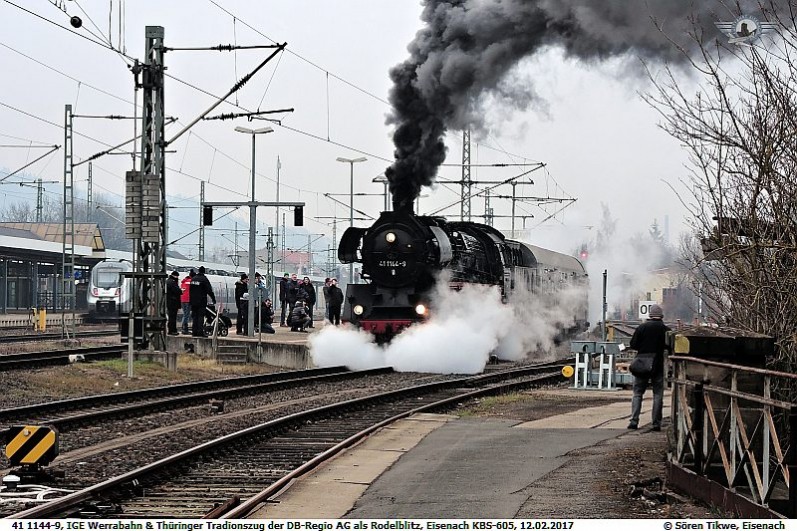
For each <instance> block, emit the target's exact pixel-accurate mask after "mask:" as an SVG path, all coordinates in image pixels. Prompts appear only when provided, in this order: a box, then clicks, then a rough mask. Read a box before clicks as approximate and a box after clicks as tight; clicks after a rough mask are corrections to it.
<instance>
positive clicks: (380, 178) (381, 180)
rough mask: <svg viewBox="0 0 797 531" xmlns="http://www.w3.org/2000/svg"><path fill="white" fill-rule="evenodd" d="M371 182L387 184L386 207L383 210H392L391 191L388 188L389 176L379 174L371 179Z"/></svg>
mask: <svg viewBox="0 0 797 531" xmlns="http://www.w3.org/2000/svg"><path fill="white" fill-rule="evenodd" d="M371 182H372V183H382V184H383V185H384V186H385V208H384V210H383V212H387V211H388V210H390V199H389V198H390V192H389V190H388V185H389V184H390V181H388V180H387V177H385V176H384V175H377V176H376V177H374V178H373V179H371Z"/></svg>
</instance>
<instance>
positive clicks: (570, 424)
mask: <svg viewBox="0 0 797 531" xmlns="http://www.w3.org/2000/svg"><path fill="white" fill-rule="evenodd" d="M547 392H549V393H552V394H564V395H568V396H575V397H582V398H584V399H585V405H587V407H585V408H583V409H580V410H577V411H573V412H570V413H566V414H562V415H556V416H552V417H548V418H545V419H541V420H536V421H532V422H518V421H517V420H505V419H495V418H481V417H463V418H457V417H454V416H451V415H432V414H425V415H418V416H414V417H412V418H410V419H406V420H403V421H401V422H399V423H396V424H395V425H393V426H390V427H388V428H385V429H383V430H381V431H380V432H378V433H376V434H375V435H373V436H371V437H370V438H368V439H367V440H366V441H364V442H363V443H361V444H359V445H358V446H356V447H354V448H352V449H350V450H348V451H347V452H345V453H343V454H341V455H340V456H338V457H337V458H336V459H334V460H332V461H330V462H329V463H327V464H326V465H324V466H322V467H321V468H319V469H318V470H316V471H315V472H312V473H310V474H308V475H306V476H305V477H303V478H300V479H299V480H298V481H296V482H295V483H294V484H293V485H292V486H291V487H290V488H288V489H286V490H284V491H283V492H281V493H280V494H279V495H278V496H277V497H276V498H275V499H274V500H272V502H271V503H268V504H265V505H263V506H262V507H261V508H260V509H259V510H258V511H257V512H256V513H254V514H253V515H252V516H251V517H252V518H284V519H292V518H342V517H345V518H366V519H368V518H513V517H514V516H515V515H516V514H517V513H518V510H519V509H520V508H521V506H522V505H523V504H524V503H525V502H526V501H527V499H528V494H527V493H526V488H527V487H528V486H530V485H533V484H534V483H535V482H537V481H539V480H540V479H541V478H544V476H545V475H546V474H548V473H550V472H551V471H553V470H555V469H557V468H558V467H560V466H562V465H564V464H565V463H567V462H568V461H569V460H570V459H573V457H572V456H570V455H568V453H569V452H571V451H572V450H576V449H579V448H584V447H588V446H594V445H596V444H598V443H600V442H601V441H604V440H606V439H610V438H614V437H617V436H619V435H621V434H623V433H625V432H626V431H627V430H626V426H627V425H628V418H629V416H630V409H631V392H630V391H613V392H612V391H609V392H603V391H581V390H573V389H557V390H551V391H547ZM590 393H598V394H599V396H601V397H603V398H605V397H606V396H607V393H611V394H610V395H608V396H611V397H616V398H617V401H616V402H613V403H610V404H607V405H602V406H596V407H589V406H588V404H589V397H590ZM664 403H665V410H664V416H665V417H668V416H669V407H668V404H669V403H670V399H669V392H666V393H665V398H664ZM651 405H652V397H651V394H650V392H648V393H647V394H646V395H645V400H644V401H643V408H642V417H641V419H640V424H641V426H643V427H644V425H645V424H648V423H649V422H650V407H651Z"/></svg>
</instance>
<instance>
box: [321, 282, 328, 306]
mask: <svg viewBox="0 0 797 531" xmlns="http://www.w3.org/2000/svg"><path fill="white" fill-rule="evenodd" d="M329 288H330V284H324V289H323V290H322V291H323V292H324V304H329Z"/></svg>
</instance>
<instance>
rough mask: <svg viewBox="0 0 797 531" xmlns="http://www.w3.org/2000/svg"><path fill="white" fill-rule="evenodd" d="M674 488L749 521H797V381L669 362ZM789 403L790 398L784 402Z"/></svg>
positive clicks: (712, 364)
mask: <svg viewBox="0 0 797 531" xmlns="http://www.w3.org/2000/svg"><path fill="white" fill-rule="evenodd" d="M670 361H671V362H672V364H673V379H672V389H673V392H672V402H673V404H672V418H673V432H672V439H671V442H670V463H669V465H670V467H669V475H670V481H671V483H673V484H674V485H676V486H677V487H678V488H679V489H681V490H684V491H686V492H688V493H689V494H691V495H693V496H696V497H698V498H701V499H703V500H705V501H707V502H709V503H711V504H714V505H716V506H721V507H723V508H725V509H726V510H730V511H733V512H735V513H737V514H739V515H741V516H748V517H756V516H758V517H782V516H786V517H791V518H795V517H797V479H796V480H792V478H794V477H795V474H797V403H795V402H794V400H795V397H794V395H793V394H791V393H790V392H783V393H780V395H781V398H780V399H779V398H777V396H778V395H777V394H776V393H775V390H776V389H785V390H792V392H793V390H794V389H795V384H797V375H795V374H790V373H783V372H777V371H769V370H765V369H759V368H753V367H746V366H741V365H734V364H730V363H722V362H716V361H710V360H703V359H698V358H693V357H688V356H671V357H670ZM783 397H788V399H783Z"/></svg>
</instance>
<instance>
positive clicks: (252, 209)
mask: <svg viewBox="0 0 797 531" xmlns="http://www.w3.org/2000/svg"><path fill="white" fill-rule="evenodd" d="M235 130H236V131H237V132H239V133H244V134H247V135H252V202H251V204H250V205H249V278H250V279H251V282H252V284H251V285H252V286H254V280H255V233H256V232H257V216H256V215H255V213H256V212H257V203H256V202H257V199H255V137H256V136H257V135H262V134H266V133H271V132H273V131H274V129H272V128H271V127H262V128H260V129H247V128H246V127H241V126H238V127H236V128H235ZM256 300H257V299H256V297H255V290H254V288H253V289H250V290H249V304H248V306H249V309H248V310H249V311H247V314H246V317H247V323H248V325H247V327H246V335H248V336H254V335H255V328H254V327H255V301H256ZM236 310H237V308H236Z"/></svg>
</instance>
